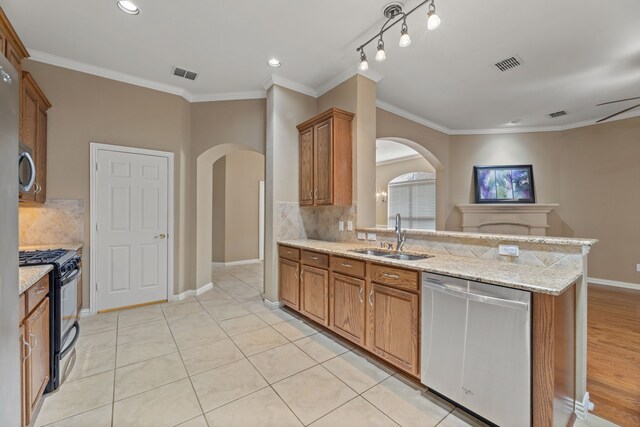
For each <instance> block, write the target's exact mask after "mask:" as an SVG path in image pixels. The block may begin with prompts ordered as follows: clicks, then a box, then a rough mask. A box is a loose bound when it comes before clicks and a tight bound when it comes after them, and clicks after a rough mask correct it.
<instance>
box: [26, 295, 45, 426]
mask: <svg viewBox="0 0 640 427" xmlns="http://www.w3.org/2000/svg"><path fill="white" fill-rule="evenodd" d="M25 333H26V334H27V336H28V342H29V344H30V346H31V354H30V356H29V359H28V363H27V376H28V378H29V379H28V384H29V386H28V393H27V396H28V397H29V400H28V405H29V410H30V413H33V410H34V409H35V408H36V406H37V404H38V400H39V399H40V397H41V396H42V393H44V388H45V387H46V385H47V383H48V382H49V363H50V360H49V347H50V346H49V298H48V297H47V298H45V299H44V300H43V301H42V303H40V305H39V306H38V308H36V309H35V310H34V311H33V313H31V314H30V315H29V316H28V317H27V319H26V320H25Z"/></svg>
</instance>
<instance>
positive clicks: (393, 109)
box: [376, 99, 452, 135]
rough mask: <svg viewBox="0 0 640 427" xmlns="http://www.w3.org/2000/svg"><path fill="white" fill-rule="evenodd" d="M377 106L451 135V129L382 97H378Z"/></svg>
mask: <svg viewBox="0 0 640 427" xmlns="http://www.w3.org/2000/svg"><path fill="white" fill-rule="evenodd" d="M376 107H378V108H380V109H382V110H385V111H388V112H389V113H393V114H395V115H396V116H400V117H404V118H405V119H407V120H411V121H412V122H415V123H418V124H421V125H423V126H426V127H429V128H431V129H435V130H437V131H439V132H442V133H446V134H447V135H451V132H452V131H451V129H449V128H447V127H445V126H441V125H439V124H437V123H435V122H432V121H431V120H427V119H425V118H423V117H420V116H418V115H416V114H413V113H410V112H408V111H407V110H403V109H402V108H400V107H396V106H395V105H392V104H389V103H388V102H385V101H383V100H381V99H376Z"/></svg>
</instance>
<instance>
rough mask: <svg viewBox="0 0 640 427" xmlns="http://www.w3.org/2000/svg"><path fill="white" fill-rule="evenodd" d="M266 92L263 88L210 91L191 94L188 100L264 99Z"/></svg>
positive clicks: (194, 101)
mask: <svg viewBox="0 0 640 427" xmlns="http://www.w3.org/2000/svg"><path fill="white" fill-rule="evenodd" d="M266 97H267V92H266V91H264V90H254V91H247V92H224V93H211V94H205V95H191V99H190V102H192V103H196V102H213V101H238V100H243V99H264V98H266Z"/></svg>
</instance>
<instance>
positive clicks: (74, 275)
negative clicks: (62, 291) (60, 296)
mask: <svg viewBox="0 0 640 427" xmlns="http://www.w3.org/2000/svg"><path fill="white" fill-rule="evenodd" d="M81 272H82V270H81V269H80V268H76V269H75V270H73V273H71V275H69V276H68V277H63V278H62V282H61V285H62V286H64V285H66V284H68V283H71V282H73V281H74V280H76V278H77V277H78V276H79V275H80V273H81Z"/></svg>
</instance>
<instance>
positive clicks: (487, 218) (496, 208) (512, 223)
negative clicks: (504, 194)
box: [457, 203, 560, 236]
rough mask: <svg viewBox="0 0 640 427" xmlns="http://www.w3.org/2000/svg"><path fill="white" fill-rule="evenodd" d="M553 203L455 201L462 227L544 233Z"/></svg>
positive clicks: (470, 230)
mask: <svg viewBox="0 0 640 427" xmlns="http://www.w3.org/2000/svg"><path fill="white" fill-rule="evenodd" d="M558 206H560V205H559V204H557V203H509V204H506V203H476V204H463V205H458V206H457V208H458V209H459V210H460V212H462V231H465V232H469V233H500V234H522V235H532V236H545V235H546V234H547V228H548V227H549V224H548V223H547V217H548V215H549V213H550V212H551V211H552V210H554V209H556V208H557V207H558Z"/></svg>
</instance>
